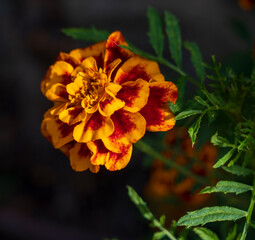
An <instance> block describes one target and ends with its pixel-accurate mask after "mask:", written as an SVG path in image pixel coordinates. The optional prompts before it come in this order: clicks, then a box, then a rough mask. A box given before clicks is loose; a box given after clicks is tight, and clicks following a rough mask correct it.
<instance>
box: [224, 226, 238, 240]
mask: <svg viewBox="0 0 255 240" xmlns="http://www.w3.org/2000/svg"><path fill="white" fill-rule="evenodd" d="M236 234H237V225H236V224H235V225H234V227H233V228H232V229H231V230H230V232H229V233H228V236H227V238H226V240H235V239H236Z"/></svg>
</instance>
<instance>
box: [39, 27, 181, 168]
mask: <svg viewBox="0 0 255 240" xmlns="http://www.w3.org/2000/svg"><path fill="white" fill-rule="evenodd" d="M119 45H126V46H127V43H126V42H125V39H124V37H123V36H122V34H121V33H120V32H114V33H112V34H111V35H110V36H109V37H108V39H107V41H104V42H100V43H97V44H94V45H92V46H90V47H87V48H84V49H75V50H73V51H71V52H70V53H69V54H67V53H60V55H59V57H58V59H57V61H56V62H55V63H54V64H53V65H52V66H50V68H49V69H48V71H47V73H46V75H45V77H44V79H43V81H42V83H41V91H42V93H43V94H44V95H45V96H46V97H47V98H48V99H49V100H51V101H52V102H53V103H54V106H53V107H52V108H51V109H49V110H48V111H47V112H46V113H45V115H44V119H43V122H42V125H41V130H42V133H43V135H44V136H45V137H46V138H47V139H48V140H49V141H50V142H51V143H52V144H53V146H54V147H55V148H57V149H60V150H61V151H63V152H64V153H65V154H66V155H67V156H68V157H69V158H70V163H71V166H72V168H73V169H74V170H75V171H84V170H86V169H88V168H89V169H90V170H91V171H92V172H97V171H98V170H99V166H100V165H104V166H105V167H106V168H107V169H108V170H111V171H114V170H119V169H122V168H124V167H125V166H126V165H127V164H128V162H129V161H130V158H131V154H132V144H133V143H135V142H137V141H138V140H139V139H141V138H142V137H143V135H144V134H145V131H146V130H148V131H167V130H169V129H171V128H172V127H173V126H174V125H175V120H174V115H173V113H172V112H171V111H170V109H169V107H168V101H171V102H173V103H175V102H176V99H177V96H178V91H177V87H176V86H175V85H174V84H173V83H172V82H166V81H165V79H164V76H163V75H162V74H161V73H160V69H159V67H158V64H157V63H156V62H153V61H150V60H147V59H144V58H142V57H140V56H137V55H134V54H133V53H131V52H130V51H128V50H126V49H123V48H121V47H119Z"/></svg>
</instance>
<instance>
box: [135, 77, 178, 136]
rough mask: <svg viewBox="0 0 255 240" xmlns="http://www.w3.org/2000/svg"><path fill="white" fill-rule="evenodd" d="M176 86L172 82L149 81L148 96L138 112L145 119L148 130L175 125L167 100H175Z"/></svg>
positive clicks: (164, 128)
mask: <svg viewBox="0 0 255 240" xmlns="http://www.w3.org/2000/svg"><path fill="white" fill-rule="evenodd" d="M177 96H178V90H177V87H176V86H175V85H174V84H173V83H172V82H152V83H150V96H149V99H148V102H147V104H146V105H145V107H144V108H142V109H141V111H140V113H141V114H142V115H143V117H144V118H145V119H146V125H147V130H148V131H153V132H154V131H167V130H170V129H171V128H172V127H173V126H174V125H175V120H174V115H173V113H172V112H171V110H170V109H169V107H168V101H171V102H174V103H175V101H176V99H177Z"/></svg>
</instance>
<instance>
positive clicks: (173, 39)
mask: <svg viewBox="0 0 255 240" xmlns="http://www.w3.org/2000/svg"><path fill="white" fill-rule="evenodd" d="M165 24H166V34H167V37H168V45H169V49H170V52H171V55H172V58H173V60H174V61H175V63H176V65H177V66H178V67H181V63H182V51H181V31H180V26H179V23H178V20H177V18H176V17H175V16H174V15H173V14H172V13H170V12H167V11H166V12H165Z"/></svg>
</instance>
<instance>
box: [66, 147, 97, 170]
mask: <svg viewBox="0 0 255 240" xmlns="http://www.w3.org/2000/svg"><path fill="white" fill-rule="evenodd" d="M90 158H91V151H90V150H89V148H88V147H87V144H85V143H75V145H74V147H73V148H72V149H71V150H70V164H71V167H72V169H73V170H74V171H77V172H81V171H85V170H87V169H88V168H89V169H90V170H91V171H92V172H98V171H99V166H94V165H92V164H91V162H90Z"/></svg>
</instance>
